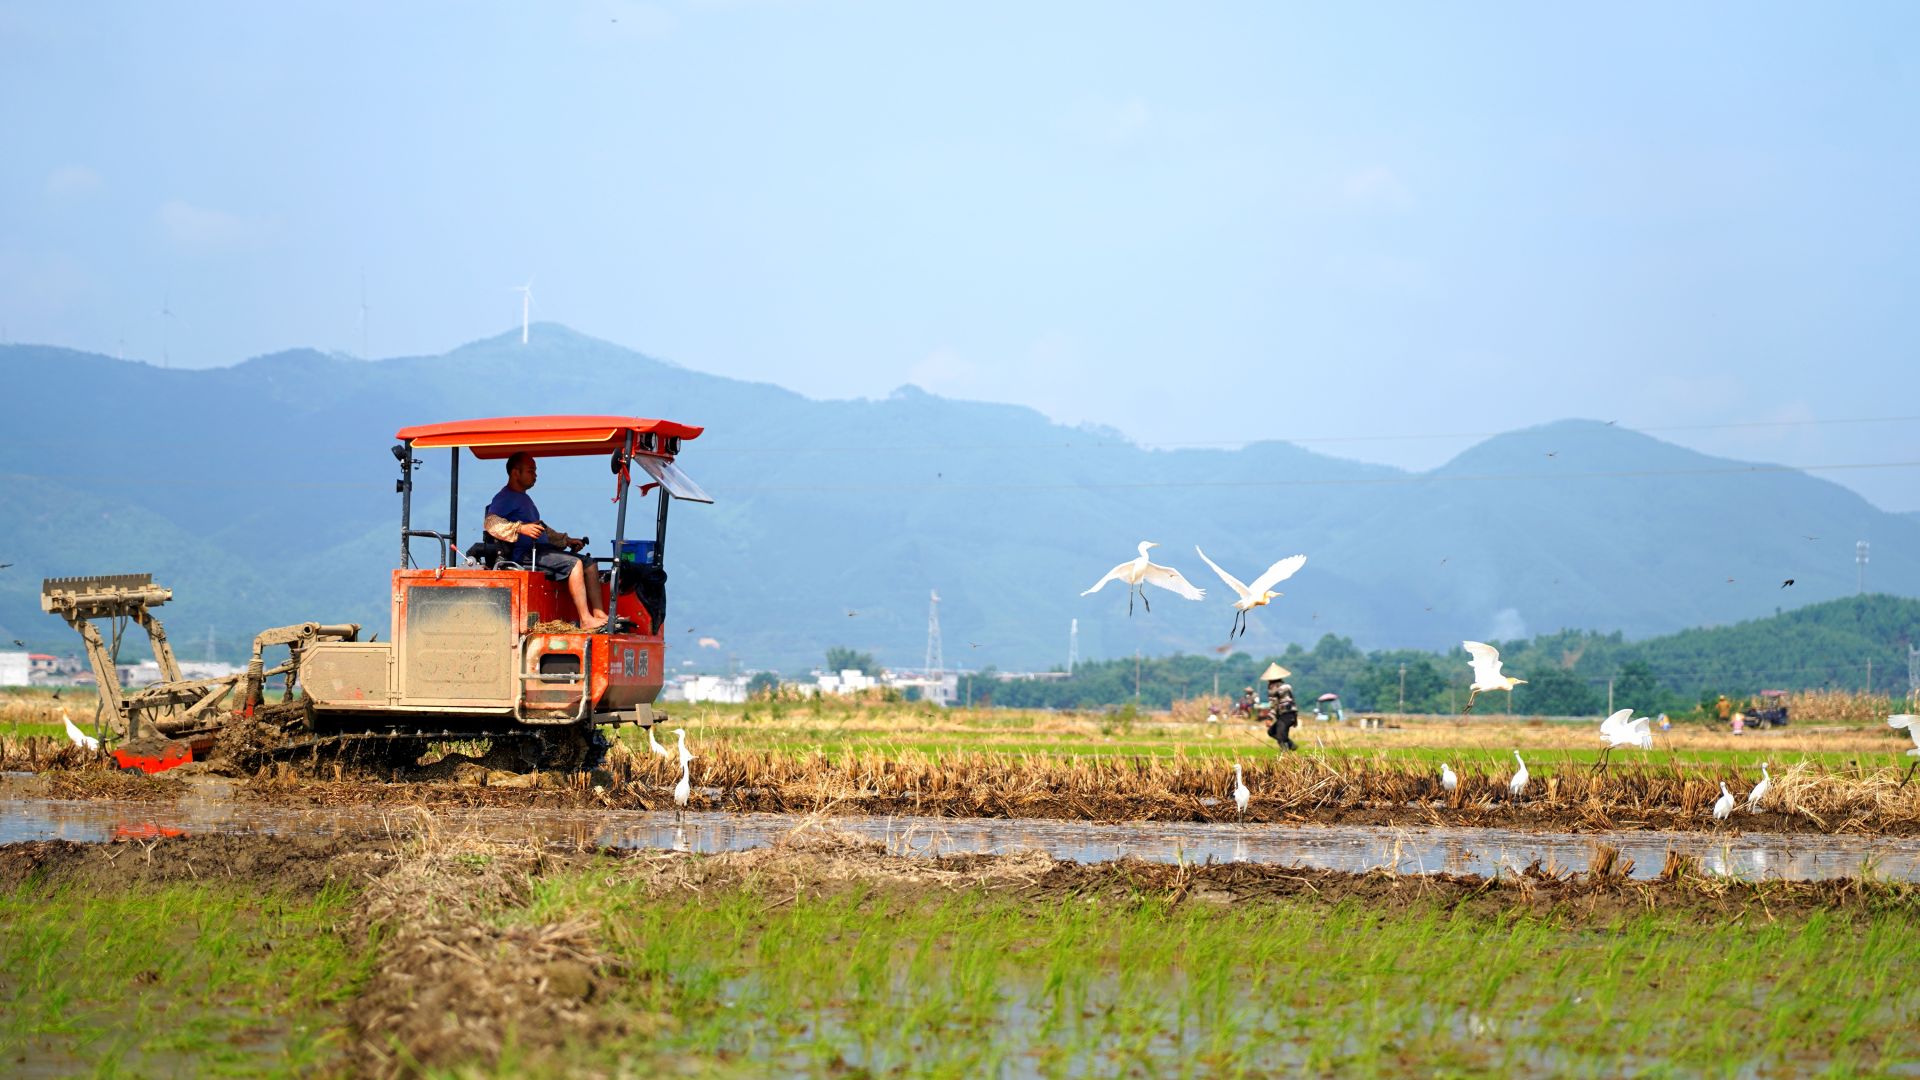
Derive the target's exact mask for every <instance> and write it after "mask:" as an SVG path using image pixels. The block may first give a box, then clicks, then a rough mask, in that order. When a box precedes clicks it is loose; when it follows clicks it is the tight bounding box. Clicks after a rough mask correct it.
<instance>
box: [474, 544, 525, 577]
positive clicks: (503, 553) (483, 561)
mask: <svg viewBox="0 0 1920 1080" xmlns="http://www.w3.org/2000/svg"><path fill="white" fill-rule="evenodd" d="M467 558H469V559H472V560H473V561H474V562H477V563H479V564H480V565H481V566H483V567H485V568H487V569H488V570H519V569H523V567H521V565H520V564H519V563H517V562H514V561H513V545H512V544H508V543H504V542H502V541H499V540H495V539H494V538H493V537H491V536H488V537H484V538H482V539H481V540H480V541H479V542H478V543H475V544H473V545H472V546H471V547H469V548H467Z"/></svg>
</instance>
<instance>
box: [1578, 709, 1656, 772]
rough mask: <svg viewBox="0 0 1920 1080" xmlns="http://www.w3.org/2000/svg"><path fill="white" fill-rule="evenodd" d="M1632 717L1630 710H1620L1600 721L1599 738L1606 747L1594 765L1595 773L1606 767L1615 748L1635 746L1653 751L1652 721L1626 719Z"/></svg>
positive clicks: (1602, 749) (1644, 718) (1643, 718)
mask: <svg viewBox="0 0 1920 1080" xmlns="http://www.w3.org/2000/svg"><path fill="white" fill-rule="evenodd" d="M1632 715H1633V710H1632V709H1620V710H1618V711H1617V712H1615V713H1614V714H1613V715H1612V716H1609V717H1607V718H1606V719H1605V720H1602V721H1600V738H1601V739H1603V740H1605V741H1606V744H1607V745H1606V746H1604V747H1602V748H1601V750H1600V760H1599V761H1597V762H1595V763H1594V766H1593V767H1594V770H1595V771H1596V772H1597V771H1599V770H1601V769H1604V768H1606V767H1607V762H1608V761H1609V760H1610V759H1611V758H1612V756H1613V748H1614V747H1616V746H1637V747H1639V748H1640V749H1642V750H1651V749H1653V731H1652V727H1653V721H1652V720H1649V719H1647V718H1646V717H1644V716H1643V717H1641V718H1640V719H1638V720H1630V719H1628V718H1629V717H1631V716H1632Z"/></svg>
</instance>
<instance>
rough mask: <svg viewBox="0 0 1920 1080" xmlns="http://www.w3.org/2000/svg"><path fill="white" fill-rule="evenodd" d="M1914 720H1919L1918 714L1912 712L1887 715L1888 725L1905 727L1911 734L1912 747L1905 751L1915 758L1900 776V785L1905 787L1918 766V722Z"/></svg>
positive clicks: (1919, 737) (1919, 755)
mask: <svg viewBox="0 0 1920 1080" xmlns="http://www.w3.org/2000/svg"><path fill="white" fill-rule="evenodd" d="M1915 721H1920V716H1915V715H1913V714H1912V713H1901V714H1900V715H1898V716H1889V717H1887V726H1888V727H1903V728H1906V729H1907V734H1909V735H1911V736H1913V749H1911V750H1909V751H1907V756H1908V757H1910V758H1915V759H1917V760H1915V761H1914V763H1913V764H1912V765H1909V766H1907V775H1905V776H1902V777H1901V778H1900V786H1901V787H1906V786H1907V781H1909V780H1911V779H1913V770H1914V769H1916V768H1920V723H1915Z"/></svg>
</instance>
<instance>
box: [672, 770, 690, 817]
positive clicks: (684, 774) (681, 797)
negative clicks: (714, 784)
mask: <svg viewBox="0 0 1920 1080" xmlns="http://www.w3.org/2000/svg"><path fill="white" fill-rule="evenodd" d="M692 760H693V755H692V754H688V755H687V756H685V757H683V758H681V759H680V782H679V783H677V784H675V785H673V805H674V807H675V808H676V809H675V810H674V811H673V820H674V822H675V823H676V824H677V823H678V822H679V821H680V820H681V818H682V817H683V816H684V815H685V814H686V812H687V798H688V796H690V795H692V794H693V774H692V773H691V772H689V771H688V770H687V763H688V762H690V761H692Z"/></svg>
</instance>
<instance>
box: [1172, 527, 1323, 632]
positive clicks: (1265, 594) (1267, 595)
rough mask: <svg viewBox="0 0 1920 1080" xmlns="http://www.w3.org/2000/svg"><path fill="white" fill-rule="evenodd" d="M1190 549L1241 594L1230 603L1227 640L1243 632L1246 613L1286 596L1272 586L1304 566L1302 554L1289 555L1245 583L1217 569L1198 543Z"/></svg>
mask: <svg viewBox="0 0 1920 1080" xmlns="http://www.w3.org/2000/svg"><path fill="white" fill-rule="evenodd" d="M1193 550H1194V552H1195V553H1196V554H1198V555H1199V556H1200V561H1201V562H1203V563H1206V564H1207V565H1208V566H1211V567H1213V572H1214V573H1216V574H1218V575H1220V580H1221V581H1224V582H1226V583H1227V588H1229V589H1232V590H1233V591H1234V593H1235V594H1237V595H1238V596H1239V597H1240V599H1238V600H1235V601H1234V602H1233V629H1232V630H1229V631H1228V632H1227V640H1228V641H1232V640H1233V639H1234V638H1235V637H1239V636H1242V635H1244V634H1246V632H1247V613H1248V612H1250V611H1252V610H1253V609H1254V608H1257V607H1265V606H1266V605H1267V604H1268V603H1270V602H1272V600H1273V598H1274V597H1276V596H1285V595H1286V594H1285V593H1277V592H1274V591H1273V587H1274V586H1275V585H1278V584H1280V583H1281V582H1283V581H1285V580H1287V579H1288V578H1290V577H1292V576H1293V575H1294V574H1296V573H1298V572H1299V570H1300V568H1301V567H1303V566H1305V565H1307V557H1306V556H1305V555H1289V556H1287V557H1286V558H1284V559H1281V560H1280V561H1279V562H1277V563H1274V564H1273V565H1272V566H1269V567H1267V569H1266V572H1265V573H1262V574H1261V575H1260V576H1259V577H1257V578H1254V579H1253V584H1251V585H1246V584H1242V583H1241V581H1240V579H1239V578H1237V577H1234V576H1233V575H1232V574H1229V573H1227V572H1226V571H1225V570H1222V569H1220V564H1219V563H1216V562H1214V561H1213V560H1212V559H1209V558H1207V553H1206V552H1204V551H1201V550H1200V545H1199V544H1195V545H1193Z"/></svg>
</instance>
